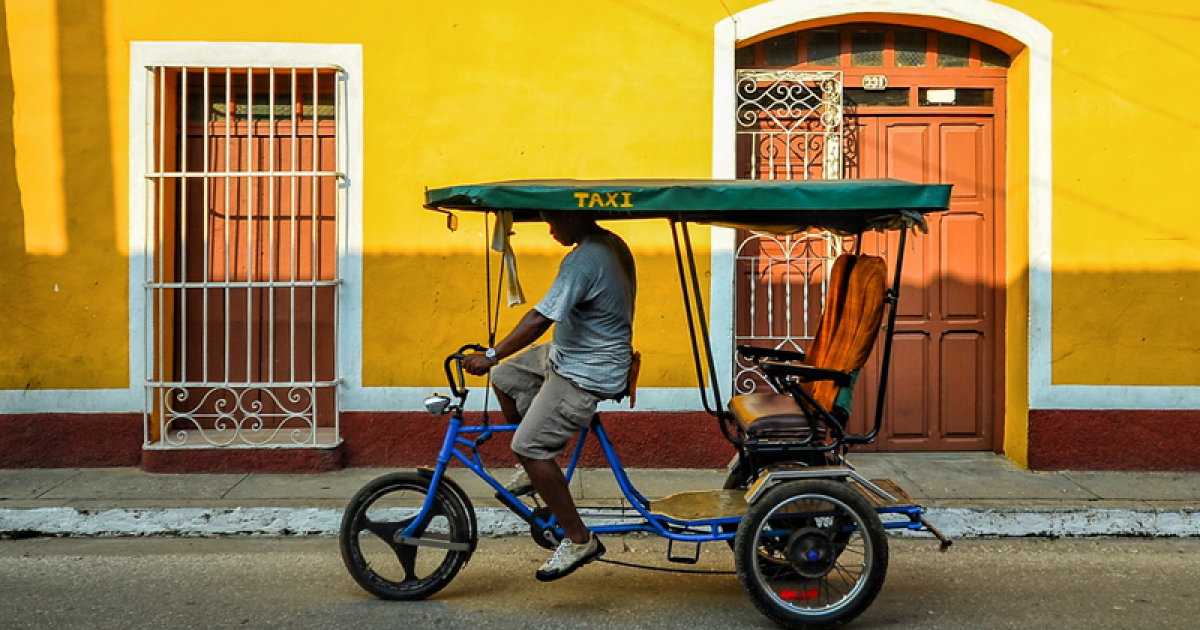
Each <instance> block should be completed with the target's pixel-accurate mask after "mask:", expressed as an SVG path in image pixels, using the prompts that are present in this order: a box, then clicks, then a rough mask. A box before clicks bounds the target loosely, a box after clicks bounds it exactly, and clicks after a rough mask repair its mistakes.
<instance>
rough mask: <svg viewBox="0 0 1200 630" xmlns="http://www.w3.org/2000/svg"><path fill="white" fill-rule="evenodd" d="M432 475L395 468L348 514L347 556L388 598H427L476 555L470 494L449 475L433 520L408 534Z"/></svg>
mask: <svg viewBox="0 0 1200 630" xmlns="http://www.w3.org/2000/svg"><path fill="white" fill-rule="evenodd" d="M429 481H430V479H429V478H428V477H424V476H421V475H419V474H416V473H394V474H390V475H385V476H383V477H379V478H378V479H375V480H374V481H372V482H370V483H368V484H367V485H365V486H363V488H362V489H361V490H359V491H358V494H356V495H354V498H353V499H351V500H350V505H349V506H347V507H346V513H345V515H344V516H343V517H342V527H341V534H340V542H341V548H342V561H343V562H344V563H345V564H346V568H347V569H348V570H349V571H350V575H351V576H352V577H353V578H354V581H356V582H358V584H359V585H360V586H362V587H363V588H364V589H366V590H367V591H368V592H369V593H371V594H372V595H375V596H376V597H380V598H383V599H424V598H426V597H429V596H430V595H433V594H434V593H437V592H438V591H440V590H442V588H444V587H445V586H446V585H447V584H449V583H450V581H451V580H453V579H454V576H455V575H457V574H458V571H459V569H461V568H462V567H463V565H465V564H466V563H467V560H469V559H470V558H471V553H472V552H473V551H474V550H475V544H476V542H477V536H478V534H477V533H476V529H475V519H474V511H473V509H472V507H471V504H470V502H469V500H468V499H467V498H466V496H465V495H463V494H462V493H461V492H460V491H458V490H457V487H456V486H454V485H453V482H450V481H449V480H447V481H446V482H445V483H443V484H442V485H441V486H440V487H439V489H438V491H437V493H436V494H435V496H434V500H433V507H432V510H431V514H430V516H429V518H428V522H426V523H425V524H424V525H422V526H421V527H419V528H418V529H417V530H415V531H414V532H411V535H410V536H407V537H405V536H403V532H404V530H405V529H406V528H407V527H408V526H409V525H411V524H412V523H413V522H414V521H415V520H416V519H417V516H418V514H419V513H420V511H421V506H422V505H423V504H424V502H425V497H426V495H427V494H428V493H429Z"/></svg>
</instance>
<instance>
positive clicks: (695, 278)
mask: <svg viewBox="0 0 1200 630" xmlns="http://www.w3.org/2000/svg"><path fill="white" fill-rule="evenodd" d="M680 232H682V233H683V244H682V245H681V244H680V242H679V233H680ZM671 238H672V240H673V241H674V244H675V263H676V266H677V267H678V269H679V285H680V288H681V289H683V307H684V310H686V311H687V321H688V333H689V334H690V335H691V341H692V360H693V362H694V363H695V365H696V379H697V383H698V385H699V389H700V400H701V402H702V403H703V404H704V410H705V411H707V412H708V413H709V415H711V416H714V417H716V418H722V417H723V416H724V413H725V412H724V409H723V406H722V404H721V388H720V386H719V384H718V383H717V379H716V377H715V376H716V362H715V360H714V359H713V351H712V340H711V339H710V338H709V334H708V324H707V322H706V321H705V317H704V315H705V310H704V300H703V298H702V297H701V292H700V278H699V274H698V273H697V270H696V259H695V255H694V252H693V249H692V238H691V233H690V232H689V231H688V225H687V222H686V221H677V220H676V219H674V218H672V219H671ZM685 252H686V256H687V262H686V267H687V268H686V270H685V268H684V267H685V263H684V256H685ZM692 296H694V297H695V302H696V307H695V310H693V308H692ZM697 322H699V326H700V337H701V340H699V341H698V340H697V339H696V326H697ZM701 342H702V343H703V346H704V363H706V364H707V367H708V374H709V378H708V379H706V378H705V376H704V365H703V364H702V363H701V359H700V345H701ZM710 385H711V387H712V390H713V399H714V400H713V404H711V405H710V404H709V401H708V387H709V386H710ZM721 430H722V432H724V433H725V434H726V437H728V438H730V440H731V441H735V440H733V436H732V435H730V434H729V432H728V429H727V427H725V424H724V422H722V423H721ZM735 443H736V441H735Z"/></svg>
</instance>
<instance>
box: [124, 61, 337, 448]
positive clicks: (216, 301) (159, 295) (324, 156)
mask: <svg viewBox="0 0 1200 630" xmlns="http://www.w3.org/2000/svg"><path fill="white" fill-rule="evenodd" d="M146 71H147V95H146V99H147V101H146V102H147V106H148V111H150V112H151V114H150V117H149V121H148V129H147V132H148V133H147V138H148V147H147V152H148V153H147V158H148V159H147V164H148V165H149V167H148V172H147V173H146V178H147V182H148V186H147V199H146V204H147V208H148V210H149V211H148V212H147V213H146V216H147V223H148V224H147V226H146V227H147V229H146V235H147V236H146V239H147V242H146V243H145V247H146V251H147V252H150V253H151V254H152V257H151V260H152V261H153V264H152V265H150V266H149V268H148V269H147V277H146V281H145V287H146V291H147V300H146V305H147V307H146V313H145V317H146V329H147V330H149V331H152V332H151V337H152V338H151V340H150V343H148V344H147V352H148V354H149V355H150V356H148V357H147V365H148V366H151V369H150V373H149V377H148V382H147V388H146V390H147V405H146V410H147V411H146V421H145V425H146V426H145V443H146V447H147V448H191V447H200V448H213V447H229V448H248V447H273V448H279V447H316V446H329V445H334V444H337V443H338V442H339V441H340V436H339V423H338V410H337V396H336V393H337V385H338V382H339V380H338V377H337V374H336V371H337V370H336V365H337V360H336V347H335V339H336V330H337V313H338V293H339V291H338V289H339V284H340V281H341V280H340V275H339V271H338V268H337V261H338V242H339V238H338V235H339V234H340V230H339V225H338V224H339V217H341V216H342V214H343V213H342V204H343V203H344V201H343V194H342V192H341V190H342V188H343V183H344V177H345V176H344V172H343V171H344V167H343V165H342V163H341V161H342V158H341V156H342V155H343V151H342V146H341V143H342V136H343V132H342V131H341V129H342V128H343V125H344V113H343V105H344V103H345V97H344V93H345V88H344V86H345V76H344V72H343V71H342V70H341V69H340V68H337V67H304V68H295V67H247V68H230V67H221V68H214V67H171V66H157V67H150V68H147V69H146Z"/></svg>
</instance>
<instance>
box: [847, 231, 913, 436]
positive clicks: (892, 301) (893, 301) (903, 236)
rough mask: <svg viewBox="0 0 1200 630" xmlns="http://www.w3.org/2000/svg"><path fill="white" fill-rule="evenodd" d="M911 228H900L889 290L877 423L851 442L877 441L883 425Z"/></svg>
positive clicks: (876, 402)
mask: <svg viewBox="0 0 1200 630" xmlns="http://www.w3.org/2000/svg"><path fill="white" fill-rule="evenodd" d="M909 229H911V228H905V229H902V230H900V242H899V243H898V245H897V248H898V251H897V252H896V273H895V276H894V278H893V280H892V288H891V290H889V291H888V293H887V298H886V301H887V305H888V317H887V330H885V331H884V336H883V357H882V363H881V364H880V367H879V393H878V395H877V397H876V399H875V425H874V427H873V428H872V429H871V432H870V433H868V434H866V435H855V436H848V437H847V440H846V441H847V442H850V443H854V444H870V443H871V442H874V441H875V437H876V436H877V435H879V430H880V428H882V427H883V406H884V403H885V402H886V401H885V399H884V395H885V394H886V393H887V384H888V368H890V367H891V363H892V338H893V337H895V336H896V307H897V306H898V305H899V303H900V271H901V269H903V267H904V246H905V243H906V242H907V240H908V230H909Z"/></svg>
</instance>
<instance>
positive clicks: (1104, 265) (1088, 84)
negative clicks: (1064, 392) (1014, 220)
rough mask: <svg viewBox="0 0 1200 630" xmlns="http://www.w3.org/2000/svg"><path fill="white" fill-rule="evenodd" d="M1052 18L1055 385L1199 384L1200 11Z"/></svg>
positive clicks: (1071, 8)
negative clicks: (1197, 184)
mask: <svg viewBox="0 0 1200 630" xmlns="http://www.w3.org/2000/svg"><path fill="white" fill-rule="evenodd" d="M1035 4H1037V5H1038V6H1040V4H1041V3H1035ZM1053 17H1054V20H1053V21H1052V22H1050V23H1049V26H1050V27H1051V28H1052V29H1053V31H1054V36H1055V39H1054V44H1055V45H1054V53H1055V57H1054V129H1055V132H1054V149H1055V154H1054V341H1053V357H1054V366H1053V382H1054V383H1055V384H1085V385H1200V317H1197V315H1196V309H1197V307H1198V306H1200V237H1198V234H1200V212H1197V209H1198V207H1200V204H1198V203H1197V202H1196V200H1195V198H1194V195H1193V190H1192V184H1193V182H1194V181H1195V179H1196V165H1197V164H1200V120H1198V119H1197V118H1196V116H1194V115H1193V114H1192V107H1191V106H1190V103H1192V102H1195V100H1196V99H1197V98H1198V97H1200V87H1197V86H1196V84H1195V83H1194V82H1191V81H1189V80H1188V79H1187V77H1191V76H1196V74H1197V73H1198V72H1200V39H1198V38H1197V37H1196V25H1197V24H1198V23H1200V5H1197V4H1196V3H1195V2H1188V1H1183V0H1175V1H1173V2H1162V3H1156V4H1154V5H1153V7H1152V8H1151V7H1150V6H1149V5H1145V4H1140V3H1137V2H1124V1H1123V2H1103V3H1078V4H1076V3H1062V4H1057V3H1056V11H1055V12H1054V16H1053ZM1098 34H1099V35H1101V36H1098Z"/></svg>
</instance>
